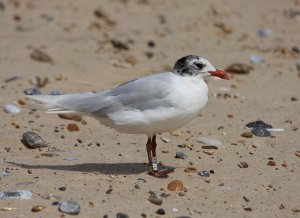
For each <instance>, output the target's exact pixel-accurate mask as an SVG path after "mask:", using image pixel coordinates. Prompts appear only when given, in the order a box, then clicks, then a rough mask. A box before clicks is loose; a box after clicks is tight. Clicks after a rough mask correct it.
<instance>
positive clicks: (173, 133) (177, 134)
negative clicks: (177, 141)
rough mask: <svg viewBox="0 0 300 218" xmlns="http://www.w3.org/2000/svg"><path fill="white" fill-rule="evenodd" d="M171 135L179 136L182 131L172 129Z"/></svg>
mask: <svg viewBox="0 0 300 218" xmlns="http://www.w3.org/2000/svg"><path fill="white" fill-rule="evenodd" d="M171 135H172V136H181V135H182V133H181V132H180V131H179V130H174V131H172V132H171Z"/></svg>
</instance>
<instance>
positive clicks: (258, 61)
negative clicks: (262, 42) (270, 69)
mask: <svg viewBox="0 0 300 218" xmlns="http://www.w3.org/2000/svg"><path fill="white" fill-rule="evenodd" d="M249 59H250V62H251V63H252V64H261V63H263V62H264V59H263V58H262V57H260V56H258V55H255V54H252V55H250V58H249Z"/></svg>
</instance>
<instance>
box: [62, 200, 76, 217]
mask: <svg viewBox="0 0 300 218" xmlns="http://www.w3.org/2000/svg"><path fill="white" fill-rule="evenodd" d="M58 210H59V211H60V212H63V213H68V214H74V215H75V214H79V212H80V205H79V204H78V203H77V202H75V201H63V202H60V203H59V206H58Z"/></svg>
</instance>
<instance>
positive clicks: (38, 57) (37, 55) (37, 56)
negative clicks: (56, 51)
mask: <svg viewBox="0 0 300 218" xmlns="http://www.w3.org/2000/svg"><path fill="white" fill-rule="evenodd" d="M30 57H31V58H32V59H33V60H35V61H39V62H51V63H52V58H51V57H50V56H49V55H48V54H46V53H45V52H43V51H41V50H38V49H35V50H33V51H32V53H31V54H30Z"/></svg>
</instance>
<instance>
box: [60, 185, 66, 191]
mask: <svg viewBox="0 0 300 218" xmlns="http://www.w3.org/2000/svg"><path fill="white" fill-rule="evenodd" d="M58 190H59V191H66V190H67V187H65V186H63V187H59V188H58Z"/></svg>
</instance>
